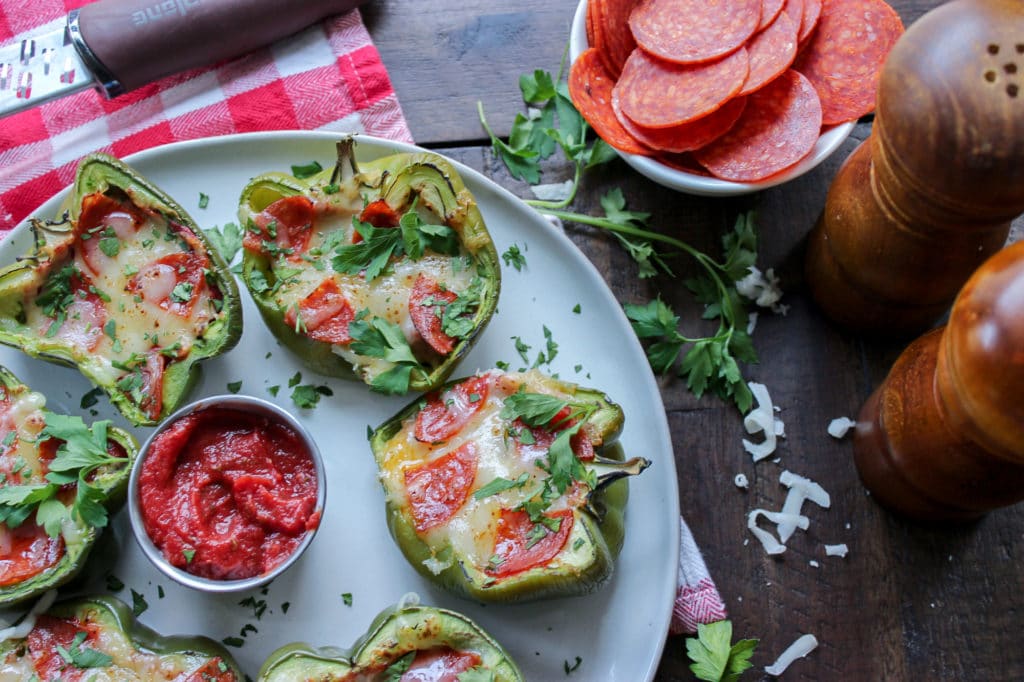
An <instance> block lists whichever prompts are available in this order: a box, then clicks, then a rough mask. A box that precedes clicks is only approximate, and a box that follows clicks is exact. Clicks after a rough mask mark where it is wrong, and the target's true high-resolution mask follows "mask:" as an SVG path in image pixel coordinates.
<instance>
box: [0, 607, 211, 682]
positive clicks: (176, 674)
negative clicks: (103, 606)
mask: <svg viewBox="0 0 1024 682" xmlns="http://www.w3.org/2000/svg"><path fill="white" fill-rule="evenodd" d="M75 622H76V625H77V626H79V628H80V630H82V631H94V632H95V635H94V636H90V637H88V638H87V639H86V640H85V641H84V642H83V643H82V645H81V646H82V647H83V648H89V649H95V650H96V651H99V652H101V653H104V654H107V655H108V656H110V657H111V659H112V660H111V662H110V665H109V666H106V667H102V668H89V669H87V671H86V674H85V675H84V677H83V679H85V680H89V681H90V682H93V681H94V682H130V681H132V680H140V681H141V680H175V679H192V678H191V677H189V675H190V674H196V675H202V672H201V671H203V670H204V669H206V666H207V665H209V664H210V661H211V658H210V657H209V656H206V655H203V654H198V653H189V652H185V653H177V654H164V655H157V654H153V653H149V652H147V651H143V650H140V649H137V648H136V647H135V645H134V644H133V643H132V641H131V640H130V639H129V638H128V637H127V636H126V635H125V633H124V632H122V631H121V630H120V629H118V628H116V627H110V626H107V625H105V621H104V619H101V618H100V617H99V616H98V614H96V613H94V612H92V611H90V610H86V611H85V613H84V615H83V617H82V619H81V620H76V621H75ZM93 624H95V625H93ZM96 625H98V626H99V627H98V628H97V627H96ZM89 626H92V627H89ZM23 645H24V642H15V641H12V642H10V643H9V644H8V645H6V646H5V648H7V649H8V650H7V651H6V652H5V653H4V654H3V658H2V659H0V682H7V681H8V680H10V681H11V682H14V681H16V680H17V681H20V682H23V681H24V680H31V679H33V675H35V674H36V670H35V667H34V666H33V662H32V656H31V655H29V654H28V653H26V652H25V651H24V649H23ZM72 669H73V668H72ZM215 674H220V675H223V673H220V672H219V671H215ZM195 679H199V677H198V676H197V677H196V678H195ZM203 679H205V678H203ZM221 679H228V678H227V677H222V678H221Z"/></svg>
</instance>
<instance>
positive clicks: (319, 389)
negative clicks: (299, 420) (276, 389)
mask: <svg viewBox="0 0 1024 682" xmlns="http://www.w3.org/2000/svg"><path fill="white" fill-rule="evenodd" d="M322 395H327V396H331V395H334V391H332V390H331V388H330V386H322V385H321V386H314V385H313V384H300V385H298V386H296V387H295V388H293V389H292V402H293V403H295V406H296V407H301V408H303V409H305V410H311V409H313V408H314V407H316V406H317V403H319V402H320V396H322Z"/></svg>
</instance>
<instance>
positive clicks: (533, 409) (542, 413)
mask: <svg viewBox="0 0 1024 682" xmlns="http://www.w3.org/2000/svg"><path fill="white" fill-rule="evenodd" d="M568 404H569V403H568V401H566V400H562V399H561V398H557V397H555V396H553V395H547V394H546V393H529V392H527V391H526V390H525V387H523V386H520V387H519V390H518V391H517V392H515V393H513V394H512V395H510V396H508V397H507V398H505V403H504V405H502V407H501V413H500V414H499V415H498V416H500V417H501V418H502V419H508V420H510V421H513V420H515V419H520V420H522V422H523V423H524V424H526V425H527V426H547V425H548V424H549V423H550V422H551V420H552V419H554V418H555V415H557V414H558V413H559V412H561V411H562V410H563V409H565V408H566V406H568Z"/></svg>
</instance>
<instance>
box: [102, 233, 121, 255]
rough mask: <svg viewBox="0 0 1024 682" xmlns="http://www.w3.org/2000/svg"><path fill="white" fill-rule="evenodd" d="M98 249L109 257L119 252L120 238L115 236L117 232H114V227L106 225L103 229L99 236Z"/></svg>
mask: <svg viewBox="0 0 1024 682" xmlns="http://www.w3.org/2000/svg"><path fill="white" fill-rule="evenodd" d="M99 246H100V251H102V252H103V253H105V254H106V255H107V256H109V257H110V258H113V257H115V256H116V255H117V254H119V253H121V240H120V239H118V238H117V234H115V232H114V228H112V227H108V228H107V229H105V230H104V231H103V236H102V237H100V241H99Z"/></svg>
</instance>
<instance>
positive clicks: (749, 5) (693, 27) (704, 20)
mask: <svg viewBox="0 0 1024 682" xmlns="http://www.w3.org/2000/svg"><path fill="white" fill-rule="evenodd" d="M760 23H761V0H719V1H718V2H716V3H711V2H708V1H707V0H641V2H640V4H638V5H637V6H636V8H635V9H634V10H633V12H632V14H630V15H629V27H630V28H631V29H632V31H633V37H634V38H636V42H637V45H639V46H640V47H642V48H643V49H644V50H645V51H646V52H648V53H650V54H652V55H654V56H656V57H659V58H661V59H664V60H666V61H670V62H676V63H679V64H694V63H699V62H708V61H713V60H716V59H720V58H721V57H724V56H725V55H727V54H729V53H730V52H733V51H734V50H736V49H737V48H739V47H740V46H741V45H743V43H745V42H746V40H747V38H749V37H750V36H752V35H753V34H754V31H756V30H757V27H758V25H759V24H760ZM662 94H663V95H664V94H666V93H664V92H663V93H662ZM631 118H635V117H632V116H631Z"/></svg>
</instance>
